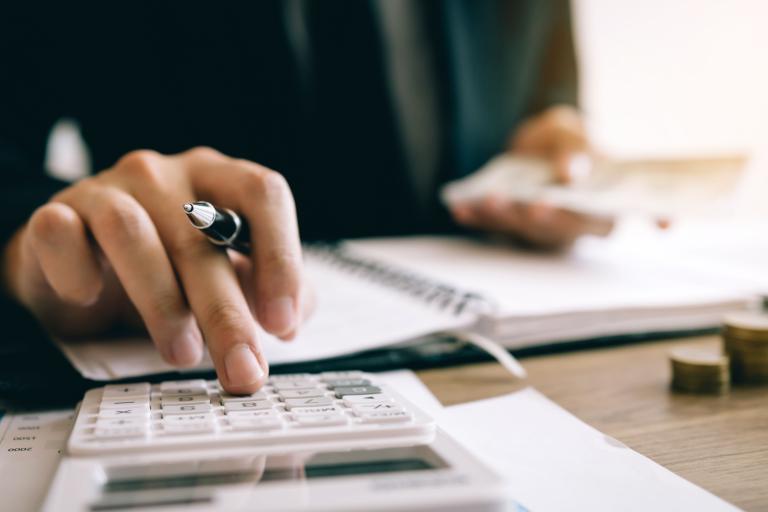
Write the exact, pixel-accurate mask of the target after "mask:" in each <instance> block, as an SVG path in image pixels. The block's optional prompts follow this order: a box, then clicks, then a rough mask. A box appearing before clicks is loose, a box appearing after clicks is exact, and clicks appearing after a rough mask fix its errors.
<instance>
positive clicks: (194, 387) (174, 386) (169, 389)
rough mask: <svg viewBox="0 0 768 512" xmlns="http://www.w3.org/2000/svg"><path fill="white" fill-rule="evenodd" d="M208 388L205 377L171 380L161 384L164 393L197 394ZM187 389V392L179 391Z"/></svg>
mask: <svg viewBox="0 0 768 512" xmlns="http://www.w3.org/2000/svg"><path fill="white" fill-rule="evenodd" d="M207 388H208V386H207V384H206V383H205V381H204V380H203V379H189V380H169V381H166V382H163V383H162V384H160V391H162V393H163V394H164V395H166V394H171V393H172V394H175V395H197V394H200V393H205V391H206V389H207ZM182 390H187V392H186V393H179V391H182Z"/></svg>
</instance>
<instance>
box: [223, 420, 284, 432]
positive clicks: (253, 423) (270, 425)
mask: <svg viewBox="0 0 768 512" xmlns="http://www.w3.org/2000/svg"><path fill="white" fill-rule="evenodd" d="M231 425H232V428H233V429H234V430H277V429H281V428H283V422H282V421H281V420H280V419H279V418H243V419H240V418H238V419H237V420H234V421H232V422H231Z"/></svg>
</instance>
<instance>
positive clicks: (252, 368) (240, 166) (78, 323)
mask: <svg viewBox="0 0 768 512" xmlns="http://www.w3.org/2000/svg"><path fill="white" fill-rule="evenodd" d="M199 198H202V199H206V200H210V201H212V202H214V203H215V204H217V205H220V206H222V207H228V208H232V209H233V210H236V211H238V212H240V213H241V214H242V215H244V216H245V217H246V218H247V219H248V221H249V224H250V226H251V239H252V241H253V246H254V253H253V255H252V256H251V257H250V259H249V258H245V257H242V255H234V254H230V255H228V254H227V252H226V251H223V250H221V249H220V248H217V247H215V246H213V245H212V244H210V243H209V242H208V241H207V239H206V238H205V236H203V234H202V233H200V232H198V231H197V230H195V229H192V227H191V226H190V225H189V222H188V220H187V219H186V216H185V215H184V212H183V210H182V205H183V204H184V203H185V202H189V201H193V200H197V199H199ZM230 258H231V259H230ZM4 261H5V268H4V275H5V276H6V280H7V283H6V284H7V287H8V288H9V290H10V292H11V294H12V295H14V296H15V298H16V299H17V300H18V301H19V302H21V303H22V304H24V305H25V306H26V307H27V308H28V309H30V310H31V311H32V312H33V313H34V314H35V315H36V316H37V317H38V318H39V319H40V321H41V322H42V323H43V324H44V326H45V327H46V328H47V329H49V330H50V331H51V332H52V333H53V334H54V335H56V336H61V337H66V338H77V337H84V336H94V335H104V334H108V333H110V332H113V331H114V329H115V328H116V327H128V326H136V325H142V324H143V325H144V326H145V327H146V330H147V331H148V332H149V334H150V336H151V337H152V340H153V341H154V343H155V345H156V346H157V349H158V350H159V351H160V353H161V354H162V356H163V358H164V359H165V360H166V361H167V362H169V363H171V364H173V365H175V366H179V367H188V366H193V365H196V364H197V363H199V361H200V359H201V356H202V353H203V340H205V342H206V343H207V345H208V349H209V352H210V354H211V358H212V359H213V362H214V364H215V366H216V371H217V373H218V377H219V379H220V381H221V383H222V385H223V386H224V387H225V388H226V389H227V390H228V391H230V392H233V393H250V392H253V391H255V390H256V389H258V388H259V387H260V386H261V385H262V384H263V382H264V380H265V379H266V376H267V373H268V365H267V361H266V360H265V358H264V355H263V353H262V352H261V349H260V346H259V343H258V340H257V324H256V322H257V320H258V322H259V324H260V325H261V326H262V327H263V328H264V329H265V330H266V331H268V332H270V333H273V334H275V335H277V336H280V337H282V338H284V339H288V338H291V337H292V336H293V335H294V333H295V332H296V329H297V328H298V327H299V325H300V323H301V321H302V319H303V317H304V315H305V314H306V313H307V311H308V309H309V306H310V304H309V302H311V300H309V297H308V295H309V294H308V292H307V290H306V289H305V284H304V280H303V278H302V256H301V245H300V242H299V234H298V228H297V223H296V214H295V207H294V203H293V197H292V195H291V192H290V189H289V187H288V185H287V184H286V182H285V180H284V179H283V177H282V176H281V175H280V174H278V173H276V172H274V171H271V170H269V169H266V168H264V167H262V166H260V165H257V164H255V163H252V162H248V161H244V160H237V159H233V158H229V157H226V156H224V155H222V154H220V153H218V152H216V151H214V150H211V149H207V148H197V149H193V150H190V151H187V152H185V153H181V154H178V155H173V156H165V155H161V154H158V153H155V152H152V151H135V152H132V153H129V154H128V155H126V156H125V157H123V158H122V159H121V160H120V161H119V162H117V164H115V165H114V167H112V168H110V169H108V170H106V171H104V172H101V173H99V174H98V175H96V176H93V177H91V178H87V179H84V180H82V181H80V182H78V183H77V184H75V185H72V186H70V187H68V188H66V189H64V190H63V191H62V192H60V193H58V194H57V195H55V196H54V197H53V198H52V199H51V200H50V202H48V203H47V204H45V205H43V206H41V207H40V208H38V209H37V211H35V212H34V214H33V215H32V216H31V217H30V219H29V222H27V224H26V225H25V226H24V227H23V228H21V229H20V230H19V231H18V232H17V233H16V235H15V236H14V237H13V239H12V240H11V242H10V243H9V244H8V246H7V248H6V253H5V258H4Z"/></svg>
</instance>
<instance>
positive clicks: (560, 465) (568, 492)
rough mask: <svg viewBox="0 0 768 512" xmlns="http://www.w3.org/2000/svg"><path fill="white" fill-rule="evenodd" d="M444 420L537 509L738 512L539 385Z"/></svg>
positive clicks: (459, 409) (449, 413)
mask: <svg viewBox="0 0 768 512" xmlns="http://www.w3.org/2000/svg"><path fill="white" fill-rule="evenodd" d="M438 421H439V423H440V426H441V427H442V428H443V429H444V430H445V431H447V432H448V433H449V434H451V435H452V436H453V437H454V438H455V439H456V440H458V441H459V442H460V443H462V444H464V446H465V447H467V448H468V449H469V450H470V451H472V452H473V453H474V454H475V455H476V456H478V457H480V458H481V459H482V460H483V461H484V462H485V463H486V464H488V465H490V466H491V467H492V468H494V469H495V470H496V471H497V472H499V473H500V474H501V475H503V476H504V477H505V478H506V479H507V481H508V483H509V487H510V492H511V495H512V496H514V497H515V499H516V500H518V501H519V502H520V503H521V504H523V505H524V506H525V507H527V508H528V509H530V510H537V511H561V510H589V511H590V512H600V511H605V512H614V511H616V510H621V511H623V512H632V511H638V512H640V511H643V512H647V511H649V510H696V511H698V512H705V511H735V510H738V509H737V508H736V507H734V506H732V505H731V504H729V503H727V502H726V501H723V500H722V499H720V498H718V497H717V496H715V495H713V494H711V493H709V492H707V491H705V490H704V489H702V488H700V487H698V486H696V485H694V484H692V483H690V482H688V481H687V480H685V479H683V478H681V477H679V476H677V475H676V474H674V473H672V472H671V471H669V470H667V469H665V468H664V467H662V466H660V465H658V464H656V463H655V462H653V461H652V460H650V459H648V458H647V457H644V456H642V455H640V454H639V453H637V452H635V451H633V450H631V449H630V448H628V447H627V446H625V445H624V444H622V443H621V442H619V441H617V440H616V439H613V438H611V437H609V436H607V435H605V434H603V433H601V432H599V431H598V430H595V429H594V428H592V427H590V426H589V425H587V424H585V423H583V422H582V421H580V420H579V419H577V418H576V417H574V416H572V415H571V414H570V413H568V412H567V411H565V410H564V409H562V408H561V407H559V406H558V405H557V404H555V403H554V402H552V401H550V400H549V399H547V398H546V397H545V396H544V395H542V394H541V393H539V392H538V391H536V390H535V389H533V388H526V389H523V390H521V391H518V392H516V393H512V394H509V395H504V396H501V397H498V398H492V399H489V400H481V401H477V402H471V403H467V404H462V405H456V406H452V407H448V408H446V409H444V410H443V411H442V412H441V413H440V414H439V415H438Z"/></svg>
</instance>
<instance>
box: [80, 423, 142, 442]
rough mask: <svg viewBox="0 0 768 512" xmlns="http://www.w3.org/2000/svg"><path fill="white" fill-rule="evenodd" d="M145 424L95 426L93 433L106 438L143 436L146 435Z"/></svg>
mask: <svg viewBox="0 0 768 512" xmlns="http://www.w3.org/2000/svg"><path fill="white" fill-rule="evenodd" d="M147 432H148V431H147V429H146V427H145V426H139V425H132V426H126V427H99V426H97V427H96V428H95V429H94V431H93V435H95V436H96V437H106V438H112V439H117V438H125V437H145V436H146V435H147Z"/></svg>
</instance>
